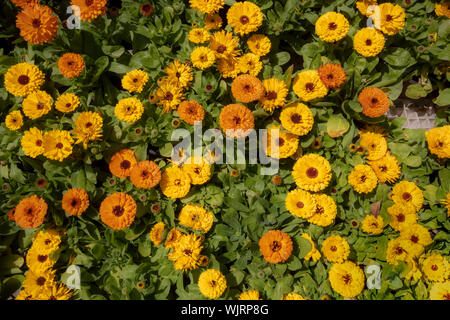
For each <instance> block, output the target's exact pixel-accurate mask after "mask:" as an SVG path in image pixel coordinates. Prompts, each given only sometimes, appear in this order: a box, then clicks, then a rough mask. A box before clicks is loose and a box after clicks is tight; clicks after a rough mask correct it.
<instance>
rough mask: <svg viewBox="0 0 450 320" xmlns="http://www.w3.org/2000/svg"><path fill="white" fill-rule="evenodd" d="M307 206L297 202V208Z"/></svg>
mask: <svg viewBox="0 0 450 320" xmlns="http://www.w3.org/2000/svg"><path fill="white" fill-rule="evenodd" d="M304 206H305V205H304V204H303V202H301V201H299V202H297V208H300V209H302V208H303V207H304Z"/></svg>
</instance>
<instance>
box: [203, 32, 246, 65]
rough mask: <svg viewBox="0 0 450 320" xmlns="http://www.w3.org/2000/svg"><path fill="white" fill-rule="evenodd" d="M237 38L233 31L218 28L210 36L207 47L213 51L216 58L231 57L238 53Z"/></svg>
mask: <svg viewBox="0 0 450 320" xmlns="http://www.w3.org/2000/svg"><path fill="white" fill-rule="evenodd" d="M238 46H239V39H238V38H237V37H233V33H231V32H228V31H225V30H220V31H216V32H214V33H213V34H212V36H211V41H210V43H209V48H210V49H211V50H213V51H214V54H215V56H216V59H231V58H234V57H236V56H237V55H238V54H239V50H238V49H237V47H238Z"/></svg>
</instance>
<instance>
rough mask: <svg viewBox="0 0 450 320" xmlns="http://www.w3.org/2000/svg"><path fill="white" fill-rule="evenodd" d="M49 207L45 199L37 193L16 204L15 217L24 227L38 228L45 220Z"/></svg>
mask: <svg viewBox="0 0 450 320" xmlns="http://www.w3.org/2000/svg"><path fill="white" fill-rule="evenodd" d="M47 208H48V206H47V203H46V202H45V200H44V199H42V198H39V197H38V196H37V195H33V196H30V197H27V198H23V199H22V200H20V202H19V204H18V205H17V206H16V211H15V213H14V219H15V220H16V223H17V224H18V225H19V226H20V227H22V228H26V229H30V228H37V227H39V226H40V225H41V224H42V223H43V222H44V219H45V216H46V214H47Z"/></svg>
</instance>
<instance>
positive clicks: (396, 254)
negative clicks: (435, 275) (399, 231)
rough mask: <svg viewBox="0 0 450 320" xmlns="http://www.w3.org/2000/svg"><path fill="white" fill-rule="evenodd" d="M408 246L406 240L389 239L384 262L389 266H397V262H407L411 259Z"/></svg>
mask: <svg viewBox="0 0 450 320" xmlns="http://www.w3.org/2000/svg"><path fill="white" fill-rule="evenodd" d="M410 248H411V247H410V245H409V243H408V241H407V240H404V239H401V238H395V239H391V240H389V242H388V246H387V249H386V261H387V262H388V263H389V264H391V265H394V266H396V265H398V261H405V262H407V261H408V260H409V259H410V258H411V257H410V255H409V251H410Z"/></svg>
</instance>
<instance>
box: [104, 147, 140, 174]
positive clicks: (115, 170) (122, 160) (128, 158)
mask: <svg viewBox="0 0 450 320" xmlns="http://www.w3.org/2000/svg"><path fill="white" fill-rule="evenodd" d="M136 163H137V161H136V158H135V157H134V152H133V150H130V149H122V150H120V151H118V152H116V153H115V154H114V155H113V156H112V157H111V160H110V162H109V171H111V173H112V174H113V175H115V176H116V177H118V178H126V177H128V176H129V175H130V174H131V169H132V168H133V166H134V165H135V164H136Z"/></svg>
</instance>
